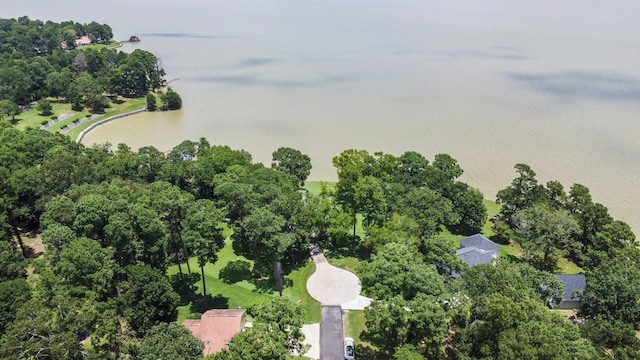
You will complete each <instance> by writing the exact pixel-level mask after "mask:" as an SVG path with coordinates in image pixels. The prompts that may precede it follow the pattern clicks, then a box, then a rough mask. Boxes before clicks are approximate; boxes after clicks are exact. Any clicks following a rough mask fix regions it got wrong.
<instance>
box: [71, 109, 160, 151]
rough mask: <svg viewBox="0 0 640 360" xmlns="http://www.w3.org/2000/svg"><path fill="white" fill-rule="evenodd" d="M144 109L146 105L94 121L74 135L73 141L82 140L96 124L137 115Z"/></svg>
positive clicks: (78, 141)
mask: <svg viewBox="0 0 640 360" xmlns="http://www.w3.org/2000/svg"><path fill="white" fill-rule="evenodd" d="M145 111H147V108H146V107H145V108H143V109H138V110H133V111H129V112H126V113H123V114H118V115H114V116H110V117H108V118H106V119H102V120H99V121H96V122H95V123H93V124H91V125H89V126H87V128H86V129H84V130H82V131H80V133H79V134H78V136H77V137H76V140H75V141H76V142H77V143H80V142H82V139H84V137H85V135H87V134H88V133H90V132H91V131H93V130H94V129H95V128H97V127H98V126H100V125H103V124H106V123H108V122H111V121H113V120H118V119H121V118H124V117H127V116H131V115H137V114H140V113H141V112H145Z"/></svg>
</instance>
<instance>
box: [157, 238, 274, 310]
mask: <svg viewBox="0 0 640 360" xmlns="http://www.w3.org/2000/svg"><path fill="white" fill-rule="evenodd" d="M235 260H245V261H248V262H249V263H251V264H252V265H253V262H252V261H249V260H247V259H245V258H244V257H242V256H237V255H236V254H235V253H234V252H233V248H232V246H231V241H227V244H226V245H225V246H224V248H222V250H221V251H220V253H219V254H218V261H217V262H216V263H215V264H207V265H206V266H205V267H204V277H205V282H206V284H207V293H208V294H210V295H212V296H213V297H214V298H216V299H217V301H216V304H217V306H216V307H222V308H230V309H233V308H237V307H242V308H245V309H246V308H249V307H251V306H253V305H255V304H260V303H262V302H264V301H266V300H268V299H269V298H270V297H272V296H273V295H272V294H267V293H264V292H260V291H258V289H257V288H256V286H255V285H254V284H253V283H251V282H249V281H247V280H242V281H239V282H236V283H233V284H227V283H225V282H224V281H222V280H221V279H220V278H219V274H220V269H222V268H224V267H225V266H226V265H227V264H228V263H229V262H230V261H235ZM189 264H190V266H191V271H192V272H194V273H197V274H198V275H196V276H197V277H198V278H199V277H200V268H199V267H198V262H197V260H196V259H195V258H192V259H190V260H189ZM182 271H183V272H186V271H187V269H186V265H185V264H182ZM177 273H178V266H177V265H173V266H170V267H169V269H168V270H167V275H169V276H171V275H174V274H177ZM195 286H196V288H197V290H196V292H197V293H198V294H202V282H201V281H199V282H198V283H196V284H195ZM199 315H200V314H199V313H198V312H197V311H193V310H192V309H191V304H186V305H182V306H179V307H178V323H182V321H184V320H185V319H189V318H199Z"/></svg>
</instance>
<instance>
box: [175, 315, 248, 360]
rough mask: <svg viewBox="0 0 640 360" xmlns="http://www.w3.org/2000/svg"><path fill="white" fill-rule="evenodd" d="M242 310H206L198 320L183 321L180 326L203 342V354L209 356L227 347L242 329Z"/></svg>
mask: <svg viewBox="0 0 640 360" xmlns="http://www.w3.org/2000/svg"><path fill="white" fill-rule="evenodd" d="M244 322H245V310H244V309H238V310H236V309H213V310H208V311H207V312H205V313H204V314H202V316H201V317H200V320H185V321H184V322H183V323H182V325H183V326H185V327H186V328H187V329H189V330H190V331H191V333H193V336H195V337H197V338H198V339H200V340H202V342H204V351H203V354H204V355H205V356H206V355H209V354H212V353H215V352H218V351H221V350H222V349H226V348H228V347H229V342H230V341H231V338H233V337H234V336H235V335H236V334H238V333H240V332H241V331H242V329H243V328H244Z"/></svg>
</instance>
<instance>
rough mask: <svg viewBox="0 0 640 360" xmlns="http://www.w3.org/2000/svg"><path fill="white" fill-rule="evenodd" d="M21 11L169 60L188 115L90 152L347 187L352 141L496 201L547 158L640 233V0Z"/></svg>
mask: <svg viewBox="0 0 640 360" xmlns="http://www.w3.org/2000/svg"><path fill="white" fill-rule="evenodd" d="M86 4H87V2H86V1H80V0H66V1H56V2H43V1H37V0H19V1H18V0H4V1H3V9H2V14H1V15H0V16H2V17H18V16H21V15H28V16H29V17H30V18H32V19H36V18H38V19H50V20H54V21H62V20H69V19H73V20H75V21H79V22H90V21H92V20H96V21H98V22H101V23H108V24H110V25H111V26H112V27H113V29H114V33H115V36H116V38H118V39H126V38H128V37H129V36H130V35H138V36H140V37H141V39H142V42H141V43H139V44H138V45H128V46H125V47H124V50H126V51H131V50H133V49H134V48H135V46H139V47H140V48H143V49H145V50H148V51H151V52H153V53H155V54H156V55H157V56H158V57H159V58H161V59H162V61H163V65H164V68H165V70H166V71H167V73H168V74H167V78H168V79H170V80H173V81H172V82H171V86H172V87H173V88H175V89H176V90H177V91H178V92H179V93H180V94H181V95H182V98H183V103H184V109H183V110H182V111H180V112H172V113H157V114H143V115H140V116H135V117H129V118H126V119H123V120H120V121H116V122H112V123H109V124H107V125H104V126H102V127H99V128H98V129H96V130H95V131H94V132H92V133H91V134H89V135H88V136H87V137H85V140H84V143H85V144H91V143H94V142H105V141H109V142H111V143H113V144H117V143H120V142H125V143H128V144H129V145H130V146H132V147H133V148H139V147H141V146H144V145H153V146H156V147H157V148H159V149H161V150H165V149H170V148H172V147H173V146H174V145H176V144H177V143H179V142H180V141H182V140H184V139H192V140H197V139H198V138H200V137H206V138H208V139H209V141H210V142H211V143H217V144H225V145H229V146H231V147H233V148H238V149H240V148H241V149H246V150H248V151H249V152H251V154H253V158H254V160H255V161H256V162H263V163H265V164H269V163H270V160H271V153H272V152H273V151H274V150H275V149H277V148H278V147H280V146H289V147H293V148H296V149H299V150H301V151H302V152H304V153H306V154H308V155H309V156H311V158H312V162H313V167H314V168H313V170H312V173H311V179H312V180H335V179H336V174H335V169H334V168H333V166H332V165H331V159H332V157H333V156H335V155H338V154H339V153H340V152H341V151H342V150H344V149H349V148H358V149H366V150H369V151H371V152H373V151H384V152H388V153H392V154H395V155H399V154H401V153H402V152H404V151H406V150H415V151H418V152H420V153H422V154H424V155H425V156H426V157H428V158H429V159H432V158H433V155H435V154H437V153H448V154H450V155H452V156H453V157H455V158H456V159H458V161H459V162H460V163H461V165H462V167H463V169H464V170H465V173H464V175H463V180H465V181H467V182H468V183H470V184H471V185H472V186H476V187H478V188H479V189H480V190H482V191H483V193H484V194H485V196H486V197H487V198H494V196H495V193H496V192H497V190H499V189H501V188H504V187H505V186H507V185H508V184H509V182H510V181H511V179H513V177H514V176H515V173H514V171H513V166H514V164H516V163H519V162H520V163H526V164H529V165H531V166H532V167H533V168H534V170H535V171H536V172H537V173H538V178H539V180H540V181H541V182H546V181H548V180H554V179H557V180H559V181H561V182H562V183H563V184H565V186H566V187H567V188H568V187H569V186H570V185H571V184H572V183H575V182H579V183H582V184H584V185H586V186H588V187H589V188H590V189H591V192H592V194H593V197H594V200H595V201H597V202H601V203H603V204H605V205H606V206H608V207H609V209H610V211H611V213H612V214H613V215H614V216H615V217H617V218H620V219H622V220H625V221H627V222H628V223H630V224H631V225H632V226H633V228H634V229H635V231H636V232H638V231H640V206H639V205H638V204H639V203H640V190H639V189H638V183H639V181H638V179H640V143H639V142H638V137H639V136H640V121H639V120H640V66H638V64H640V21H638V19H639V18H640V2H638V1H637V0H632V1H622V0H620V1H616V0H614V1H609V2H606V3H605V2H602V1H596V0H580V1H577V0H568V1H562V2H558V1H545V0H542V1H535V2H526V3H524V2H513V1H507V0H504V1H501V0H486V1H482V0H480V1H477V0H474V1H471V0H461V1H436V0H420V1H418V0H396V1H391V0H384V1H382V0H366V1H364V0H325V1H319V0H296V1H293V0H264V1H259V0H247V1H204V0H200V1H196V0H183V1H180V2H178V1H173V0H171V1H168V0H163V1H160V0H153V1H152V0H127V1H125V0H112V1H109V2H96V3H94V4H91V6H90V7H91V9H90V11H87V5H86Z"/></svg>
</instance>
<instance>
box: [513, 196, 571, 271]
mask: <svg viewBox="0 0 640 360" xmlns="http://www.w3.org/2000/svg"><path fill="white" fill-rule="evenodd" d="M513 221H514V223H515V225H516V229H515V231H514V233H515V235H516V238H517V239H518V242H519V243H520V245H521V246H522V248H523V249H524V250H525V257H526V258H527V259H528V260H529V261H530V262H531V263H532V264H533V265H535V266H536V267H539V268H540V269H543V270H549V271H554V270H555V269H556V268H557V262H558V259H559V258H560V257H562V256H564V255H566V254H567V253H568V249H569V248H570V246H571V240H572V235H574V234H575V233H576V232H577V231H578V225H577V224H576V222H575V220H574V219H573V218H572V217H571V216H570V215H569V213H568V212H566V211H564V210H556V211H554V210H552V209H550V208H548V207H547V206H546V205H543V204H537V205H534V206H531V207H529V208H526V209H524V210H521V211H519V212H518V213H516V214H515V216H514V220H513Z"/></svg>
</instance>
